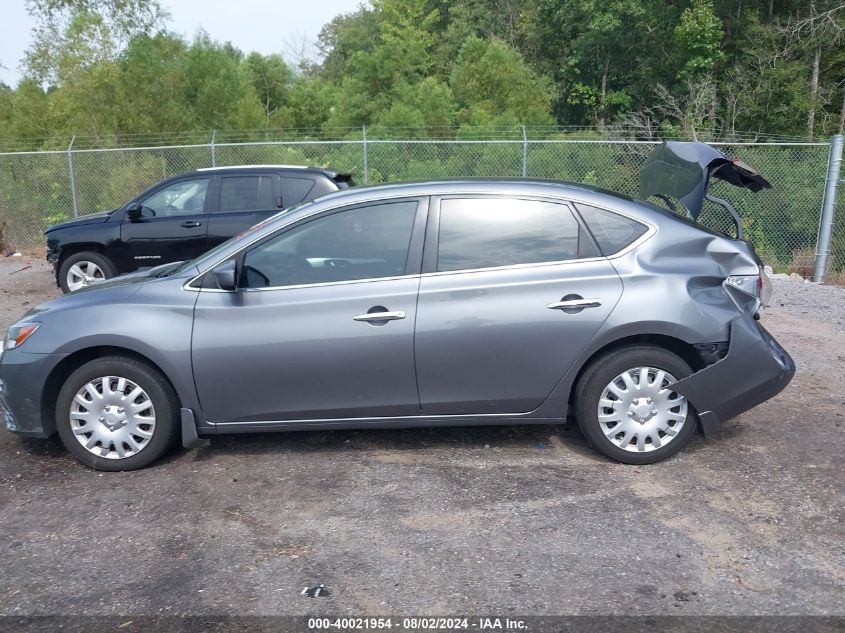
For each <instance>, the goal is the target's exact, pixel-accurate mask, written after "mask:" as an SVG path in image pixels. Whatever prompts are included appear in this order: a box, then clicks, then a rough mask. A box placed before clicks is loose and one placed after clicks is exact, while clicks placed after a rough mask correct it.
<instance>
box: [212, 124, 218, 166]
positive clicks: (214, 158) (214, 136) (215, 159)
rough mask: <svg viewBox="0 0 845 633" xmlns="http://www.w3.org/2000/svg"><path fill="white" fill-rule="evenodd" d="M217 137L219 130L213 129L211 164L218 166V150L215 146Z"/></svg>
mask: <svg viewBox="0 0 845 633" xmlns="http://www.w3.org/2000/svg"><path fill="white" fill-rule="evenodd" d="M216 138H217V130H211V166H212V167H217V151H216V150H215V148H214V140H215V139H216Z"/></svg>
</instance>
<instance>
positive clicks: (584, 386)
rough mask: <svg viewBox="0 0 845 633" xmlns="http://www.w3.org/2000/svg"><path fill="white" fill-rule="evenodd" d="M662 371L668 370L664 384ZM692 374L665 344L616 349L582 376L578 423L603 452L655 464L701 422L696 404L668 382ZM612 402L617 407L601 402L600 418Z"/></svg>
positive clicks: (678, 447) (676, 448) (624, 460)
mask: <svg viewBox="0 0 845 633" xmlns="http://www.w3.org/2000/svg"><path fill="white" fill-rule="evenodd" d="M642 368H646V378H645V384H644V385H642V384H641V382H642V378H641V376H642V371H641V369H642ZM628 372H631V373H628ZM659 372H665V375H663V376H662V379H661V380H660V385H658V384H657V382H658V379H659V378H661V375H660V374H659ZM690 374H692V370H691V369H690V366H689V365H688V364H687V363H686V361H684V360H683V359H682V358H681V357H680V356H678V355H676V354H673V353H672V352H670V351H668V350H666V349H663V348H662V347H656V346H652V345H631V346H628V347H624V348H621V349H616V350H613V352H611V353H608V354H605V355H603V356H601V357H599V358H597V359H596V360H595V361H594V362H593V363H592V364H591V365H590V366H589V367H588V368H587V369H586V371H584V373H583V374H582V376H581V378H580V379H579V380H578V383H577V386H576V392H575V415H576V418H577V420H578V427H579V428H580V429H581V432H582V433H583V434H584V435H585V436H586V438H587V440H588V441H589V442H590V444H592V445H593V446H594V447H595V448H596V449H598V450H599V451H600V452H601V453H603V454H604V455H606V456H607V457H610V458H611V459H613V460H616V461H619V462H622V463H625V464H653V463H654V462H659V461H661V460H663V459H666V458H667V457H671V456H672V455H674V454H675V453H677V452H678V451H679V450H681V449H682V448H683V447H684V446H685V445H686V443H687V442H688V441H689V439H690V437H691V436H692V434H693V433H694V432H695V427H696V426H697V424H698V420H697V418H696V415H695V412H694V411H693V409H692V406H690V405H689V403H687V401H686V399H685V398H684V397H683V396H680V395H679V394H677V393H675V392H673V391H671V387H668V385H670V384H671V383H673V382H676V381H678V380H681V379H682V378H686V377H687V376H689V375H690ZM626 375H627V378H626V377H625V376H626ZM611 384H613V385H614V386H615V391H614V390H613V389H611ZM616 392H618V395H617V393H616ZM607 404H612V406H602V410H601V417H600V411H599V406H600V405H607ZM617 425H619V426H617ZM614 430H617V431H618V432H617V433H613V431H614Z"/></svg>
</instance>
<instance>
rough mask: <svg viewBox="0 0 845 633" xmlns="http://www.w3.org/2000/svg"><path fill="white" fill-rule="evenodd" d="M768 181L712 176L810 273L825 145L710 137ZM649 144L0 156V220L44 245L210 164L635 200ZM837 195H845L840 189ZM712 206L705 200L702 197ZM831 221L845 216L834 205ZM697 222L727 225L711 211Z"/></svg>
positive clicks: (373, 143) (306, 144) (841, 272)
mask: <svg viewBox="0 0 845 633" xmlns="http://www.w3.org/2000/svg"><path fill="white" fill-rule="evenodd" d="M713 144H714V145H716V146H718V147H719V149H721V150H722V151H724V152H725V153H726V154H727V155H728V156H729V157H741V158H742V159H743V160H744V161H745V162H747V163H748V164H750V165H752V166H754V168H755V169H757V170H758V171H759V172H760V173H761V174H763V175H764V176H765V177H766V178H767V179H768V180H769V181H770V182H771V183H772V185H773V186H772V189H767V190H764V191H761V192H759V193H756V194H754V193H751V192H750V191H748V190H740V189H737V188H735V187H732V186H730V185H727V184H723V183H721V181H719V182H717V183H716V184H715V185H714V188H713V193H714V194H715V195H717V196H720V197H727V198H728V199H729V200H731V202H732V203H733V204H734V205H735V206H736V208H737V210H738V211H739V212H740V215H741V216H742V218H743V222H744V228H745V234H746V237H747V239H749V240H750V241H751V242H752V243H753V244H754V246H755V248H756V250H757V252H758V253H759V254H760V256H761V258H762V259H763V260H764V261H765V263H767V264H769V265H771V266H772V268H773V269H774V270H775V272H797V273H799V274H801V275H802V276H804V277H812V276H813V272H814V265H815V263H816V257H817V252H818V250H819V245H818V244H817V239H818V235H819V228H820V222H821V220H822V217H821V216H822V214H821V210H822V205H823V198H824V194H825V182H826V178H827V171H828V163H829V159H830V152H831V144H830V143H797V142H796V143H765V144H764V143H713ZM654 146H655V143H651V142H637V141H622V140H571V139H554V140H548V139H547V140H543V139H528V138H526V137H525V136H523V137H522V138H516V139H501V138H492V139H491V138H487V139H481V138H479V139H464V138H461V139H452V140H423V139H411V140H384V139H379V140H368V139H366V135H365V134H364V135H360V138H357V139H354V140H349V139H347V140H335V141H322V140H313V141H312V140H308V141H278V142H276V141H266V142H240V143H208V144H189V145H162V146H157V147H132V148H108V149H76V150H74V149H72V148H69V149H68V150H66V151H42V152H6V153H0V224H2V223H5V224H6V229H5V235H6V239H7V241H8V242H9V243H10V244H11V245H13V246H14V247H15V248H18V249H21V248H33V247H38V246H39V245H41V244H43V243H44V237H43V231H44V229H45V228H46V227H47V226H49V225H51V224H54V223H56V222H60V221H63V220H66V219H69V218H71V217H73V216H74V215H84V214H88V213H94V212H98V211H106V210H109V209H114V208H116V207H119V206H121V205H122V204H124V203H125V202H126V201H127V200H129V199H131V198H132V197H134V196H135V195H137V194H138V193H139V192H141V191H143V190H144V189H146V188H147V187H149V186H151V185H153V184H155V183H156V182H159V181H160V180H162V179H164V178H168V177H170V176H173V175H176V174H179V173H182V172H186V171H191V170H193V169H197V168H201V167H210V166H226V165H245V164H293V165H306V164H307V165H321V166H331V167H333V168H335V169H338V170H341V171H345V172H350V173H352V174H353V175H354V177H355V180H356V182H357V183H358V184H367V183H370V184H372V183H379V182H390V181H399V180H420V179H432V178H452V177H467V176H491V177H521V176H527V177H534V178H551V179H555V180H566V181H571V182H579V183H586V184H590V185H596V186H599V187H604V188H607V189H612V190H615V191H619V192H622V193H627V194H630V195H634V196H636V194H637V190H638V174H639V169H640V166H641V165H642V162H643V161H644V160H645V158H646V156H647V155H648V154H649V152H650V151H651V150H652V149H653V148H654ZM840 198H845V196H840ZM707 204H710V203H707ZM838 211H839V217H840V218H842V217H845V216H843V215H842V214H843V213H845V209H843V203H842V201H841V200H840V202H839V209H838ZM701 221H702V223H704V224H705V225H708V226H710V227H712V228H716V229H722V230H725V229H730V228H731V227H732V223H731V221H730V219H729V217H728V216H727V214H726V213H725V212H724V210H722V209H721V208H720V207H718V206H716V205H712V206H710V207H706V208H705V210H704V212H703V213H702V216H701ZM829 249H830V250H829V257H828V261H827V271H828V280H829V281H837V282H839V283H842V282H843V280H845V229H843V228H842V224H841V223H840V224H839V225H834V228H833V237H832V240H831V244H830V247H829Z"/></svg>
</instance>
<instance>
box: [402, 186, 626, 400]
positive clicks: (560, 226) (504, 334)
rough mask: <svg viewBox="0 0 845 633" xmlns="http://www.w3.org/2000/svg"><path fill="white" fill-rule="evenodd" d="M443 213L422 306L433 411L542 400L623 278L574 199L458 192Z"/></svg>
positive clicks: (422, 372)
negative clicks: (601, 250) (594, 237)
mask: <svg viewBox="0 0 845 633" xmlns="http://www.w3.org/2000/svg"><path fill="white" fill-rule="evenodd" d="M433 216H434V217H433V218H432V219H433V220H434V221H433V223H432V230H431V231H429V238H428V239H427V242H426V255H425V266H426V268H425V269H424V270H429V271H430V273H431V274H427V275H423V277H422V280H421V284H420V295H419V302H418V305H417V331H416V361H417V374H418V378H419V389H420V401H421V407H422V412H423V414H425V415H463V414H500V413H523V412H528V411H532V410H534V409H536V408H537V407H539V406H540V404H542V402H543V401H544V400H545V399H546V398H547V397H548V395H549V394H550V393H551V392H552V390H553V389H554V387H555V385H556V384H557V383H558V382H559V381H560V379H561V377H562V376H563V375H564V373H565V372H566V370H567V369H569V367H570V366H571V365H572V363H573V362H574V361H575V359H576V358H577V357H578V356H579V354H580V353H581V352H582V351H583V350H584V348H585V347H586V345H587V344H588V343H589V341H590V339H591V338H592V337H593V336H594V335H595V334H596V332H597V331H598V330H599V328H600V327H601V325H602V323H604V321H605V319H607V317H608V315H609V314H610V312H611V311H612V310H613V308H614V306H615V305H616V302H617V301H618V300H619V297H620V295H621V293H622V283H621V281H620V279H619V276H618V275H617V274H616V271H615V270H614V268H613V266H612V265H611V264H610V262H609V261H607V260H605V259H601V258H598V257H596V255H597V254H598V253H597V251H596V249H595V245H594V244H593V243H592V241H591V240H590V239H589V236H588V235H586V234H585V232H584V230H583V228H582V227H581V225H580V223H579V222H578V220H577V218H576V217H575V216H574V215H573V213H572V211H571V209H570V207H569V206H568V205H566V204H560V203H552V202H546V201H542V200H522V199H516V198H495V197H489V198H450V199H443V200H442V201H441V202H440V206H439V213H437V212H436V213H434V214H433ZM438 216H439V227H437V224H438V222H437V218H438ZM438 228H439V230H438ZM435 236H437V237H436V239H435Z"/></svg>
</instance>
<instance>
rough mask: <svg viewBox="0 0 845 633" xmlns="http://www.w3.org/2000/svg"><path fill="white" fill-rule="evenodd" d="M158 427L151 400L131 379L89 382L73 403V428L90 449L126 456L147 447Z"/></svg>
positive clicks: (105, 378) (111, 456)
mask: <svg viewBox="0 0 845 633" xmlns="http://www.w3.org/2000/svg"><path fill="white" fill-rule="evenodd" d="M155 426H156V417H155V408H154V407H153V403H152V400H150V397H149V396H148V395H147V392H146V391H144V390H143V389H142V388H141V387H139V386H138V385H136V384H135V383H134V382H132V381H131V380H129V379H128V378H121V377H119V376H103V377H102V378H95V379H94V380H92V381H90V382H88V383H86V384H85V385H84V386H83V387H82V389H80V390H79V391H77V392H76V396H74V398H73V402H72V403H71V405H70V428H71V429H72V430H73V433H74V436H75V437H76V439H77V441H78V442H79V443H80V444H81V445H82V446H84V447H85V448H86V449H87V450H88V451H89V452H91V453H93V454H94V455H97V456H98V457H105V458H106V459H124V458H126V457H131V456H132V455H136V454H137V453H138V452H140V451H141V450H143V449H144V447H145V446H147V444H149V443H150V440H151V439H152V437H153V433H154V432H155Z"/></svg>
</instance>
